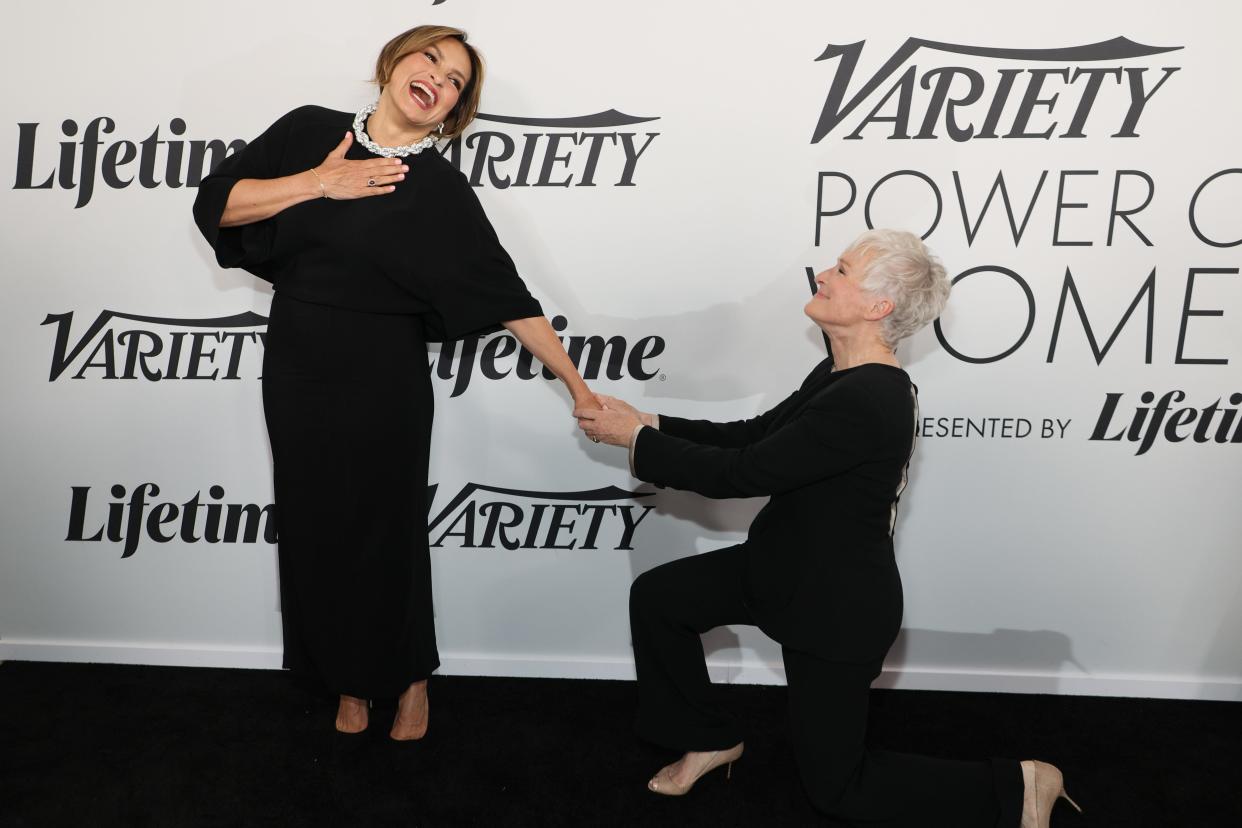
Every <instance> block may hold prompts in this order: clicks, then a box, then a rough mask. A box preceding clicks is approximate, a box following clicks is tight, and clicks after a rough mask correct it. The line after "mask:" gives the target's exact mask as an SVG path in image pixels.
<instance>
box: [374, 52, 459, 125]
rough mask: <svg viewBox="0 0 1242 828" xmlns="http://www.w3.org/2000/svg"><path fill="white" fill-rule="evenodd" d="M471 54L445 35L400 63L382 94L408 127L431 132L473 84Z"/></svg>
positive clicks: (395, 67) (394, 69)
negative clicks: (471, 83) (471, 82)
mask: <svg viewBox="0 0 1242 828" xmlns="http://www.w3.org/2000/svg"><path fill="white" fill-rule="evenodd" d="M470 67H471V64H470V56H469V55H468V54H467V53H466V47H465V46H463V45H462V43H461V41H460V40H457V39H456V38H453V37H446V38H443V39H441V40H437V41H436V42H435V43H432V44H430V45H429V46H427V47H425V48H423V49H418V50H416V51H414V52H411V53H410V54H408V55H406V56H405V57H403V58H401V60H399V61H398V62H397V65H396V66H394V67H393V69H392V74H391V76H390V78H389V81H388V83H387V84H386V85H385V86H384V90H383V92H382V93H381V97H383V98H386V99H388V101H389V102H390V103H391V104H392V106H393V108H394V110H395V111H396V112H399V113H401V115H402V116H403V118H404V119H405V121H406V122H407V124H408V126H409V127H410V128H412V129H415V130H418V131H424V130H425V131H430V130H432V129H435V127H436V126H437V125H438V124H440V123H442V122H443V121H444V119H445V118H447V117H448V116H449V113H451V112H452V111H453V107H455V106H457V101H458V99H459V98H460V97H461V93H462V91H463V90H465V88H466V87H467V86H468V85H469V84H470V80H471V71H470Z"/></svg>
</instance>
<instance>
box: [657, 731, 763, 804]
mask: <svg viewBox="0 0 1242 828" xmlns="http://www.w3.org/2000/svg"><path fill="white" fill-rule="evenodd" d="M742 747H743V743H741V742H738V743H737V744H736V745H734V746H733V747H731V748H729V749H728V750H717V751H714V752H713V753H712V754H711V755H710V756H709V757H708V759H707V764H705V765H704V766H703V767H702V768H701V769H700V770H699V772H698V773H697V774H695V776H694V778H693V779H691V780H690V781H689V782H688V783H687V784H686V785H684V786H683V785H681V784H679V783H678V782H677V781H676V780H675V779H673V773H672V770H671V769H672V767H673V765H676V764H677V763H676V762H674V763H673V765H666V766H665V767H663V768H661V769H660V772H659V773H657V774H656V775H655V776H653V777H651V779H650V780H648V782H647V790H649V791H652V792H653V793H658V794H663V795H664V796H683V795H685V794H686V793H688V792H689V791H690V789H691V788H693V787H694V783H695V782H698V781H699V780H700V779H702V778H703V775H704V774H706V773H708V772H710V771H713V770H715V769H716V768H718V767H720V766H721V765H725V766H726V767H725V778H726V779H731V778H732V777H733V763H734V762H736V761H737V760H738V759H739V758H740V757H741V755H742ZM681 761H683V762H684V761H685V757H684V756H683V757H682V758H681Z"/></svg>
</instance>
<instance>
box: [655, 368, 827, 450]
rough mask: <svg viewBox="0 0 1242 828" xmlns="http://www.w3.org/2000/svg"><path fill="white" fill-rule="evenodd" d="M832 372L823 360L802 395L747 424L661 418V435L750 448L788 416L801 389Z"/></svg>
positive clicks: (742, 422) (789, 397) (811, 375)
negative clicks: (778, 419) (779, 420)
mask: <svg viewBox="0 0 1242 828" xmlns="http://www.w3.org/2000/svg"><path fill="white" fill-rule="evenodd" d="M831 370H832V362H831V361H830V360H824V361H822V362H820V363H819V365H817V366H815V368H814V369H813V370H812V371H811V373H810V374H808V375H807V378H806V379H805V380H803V381H802V387H801V388H800V389H799V391H795V392H794V393H792V394H790V395H789V396H788V397H786V398H785V399H783V400H781V401H780V402H779V403H777V404H776V406H775V407H774V408H770V409H768V410H767V411H765V412H763V413H762V414H760V415H758V416H756V417H751V418H750V419H748V420H733V421H731V422H727V423H715V422H712V421H710V420H687V419H683V418H681V417H672V416H668V415H666V414H661V415H660V431H663V432H664V433H665V434H669V435H672V436H673V437H681V438H684V439H686V440H690V441H692V442H695V443H702V444H703V445H705V446H718V447H720V448H741V447H742V446H748V445H750V444H751V443H754V442H756V441H758V440H762V439H763V437H764V435H765V434H767V433H768V429H769V428H770V427H771V425H772V423H773V421H775V420H776V419H777V418H778V417H780V415H781V414H783V413H784V412H785V410H786V409H787V408H789V406H790V405H792V404H793V401H794V398H795V397H797V396H798V394H799V393H800V391H801V390H802V389H805V388H806V387H807V385H809V384H811V383H816V382H818V381H819V380H820V379H821V378H822V375H823V373H824V372H826V371H831Z"/></svg>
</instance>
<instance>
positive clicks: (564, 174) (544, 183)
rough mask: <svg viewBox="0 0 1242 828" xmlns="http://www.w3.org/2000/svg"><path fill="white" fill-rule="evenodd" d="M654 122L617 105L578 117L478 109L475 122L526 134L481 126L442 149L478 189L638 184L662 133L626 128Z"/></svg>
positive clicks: (628, 185)
mask: <svg viewBox="0 0 1242 828" xmlns="http://www.w3.org/2000/svg"><path fill="white" fill-rule="evenodd" d="M655 120H658V118H643V117H636V116H633V115H626V114H625V113H622V112H618V111H616V110H615V109H610V110H608V111H607V112H597V113H596V114H594V115H583V116H581V117H574V118H519V117H511V116H505V115H487V114H484V113H479V115H478V117H477V121H476V123H477V122H478V121H485V122H491V123H495V124H505V125H509V126H511V127H517V128H519V130H520V133H521V134H520V135H517V136H515V135H511V134H510V133H509V132H507V131H503V130H499V129H478V128H477V127H476V128H475V130H474V131H472V132H470V133H468V134H466V135H465V136H464V137H459V138H456V139H454V140H452V141H450V142H449V143H448V144H446V145H445V146H444V147H443V149H441V153H442V154H443V155H444V157H445V158H447V159H448V160H449V162H450V163H451V164H452V165H453V166H454V167H456V168H457V169H459V170H461V171H462V172H464V173H467V175H468V177H469V179H470V183H471V184H472V185H473V186H475V187H482V186H490V187H495V188H496V189H500V190H503V189H506V188H508V187H570V186H574V187H594V186H597V185H598V184H599V183H604V184H610V185H612V186H614V187H633V186H635V181H634V175H635V173H636V172H637V169H638V161H639V159H640V158H642V156H643V154H644V153H645V152H646V151H647V149H648V148H649V147H650V146H651V142H652V141H654V140H655V139H656V137H658V136H659V134H660V133H658V132H644V133H639V132H636V131H633V130H627V129H626V127H633V126H635V125H636V124H643V123H648V122H650V121H655Z"/></svg>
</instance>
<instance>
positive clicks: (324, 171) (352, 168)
mask: <svg viewBox="0 0 1242 828" xmlns="http://www.w3.org/2000/svg"><path fill="white" fill-rule="evenodd" d="M353 142H354V136H353V133H348V132H347V133H345V137H344V138H343V139H342V140H341V143H339V144H337V145H336V149H334V150H332V152H330V153H328V157H327V158H325V159H323V163H322V164H320V165H319V166H318V167H315V168H314V170H312V173H313V174H314V175H315V177H316V179H317V181H318V182H319V183H320V184H322V185H323V194H324V196H326V197H327V198H333V199H353V198H367V197H368V196H376V195H386V194H387V193H391V192H393V191H395V190H396V189H397V187H396V183H397V182H398V181H402V180H404V179H405V174H406V173H407V172H409V171H410V168H409V167H407V166H406V164H405V161H403V160H402V159H400V158H368V159H365V160H362V161H351V160H349V159H347V158H346V157H345V152H346V151H347V150H348V149H349V147H350V145H352V144H353Z"/></svg>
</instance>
